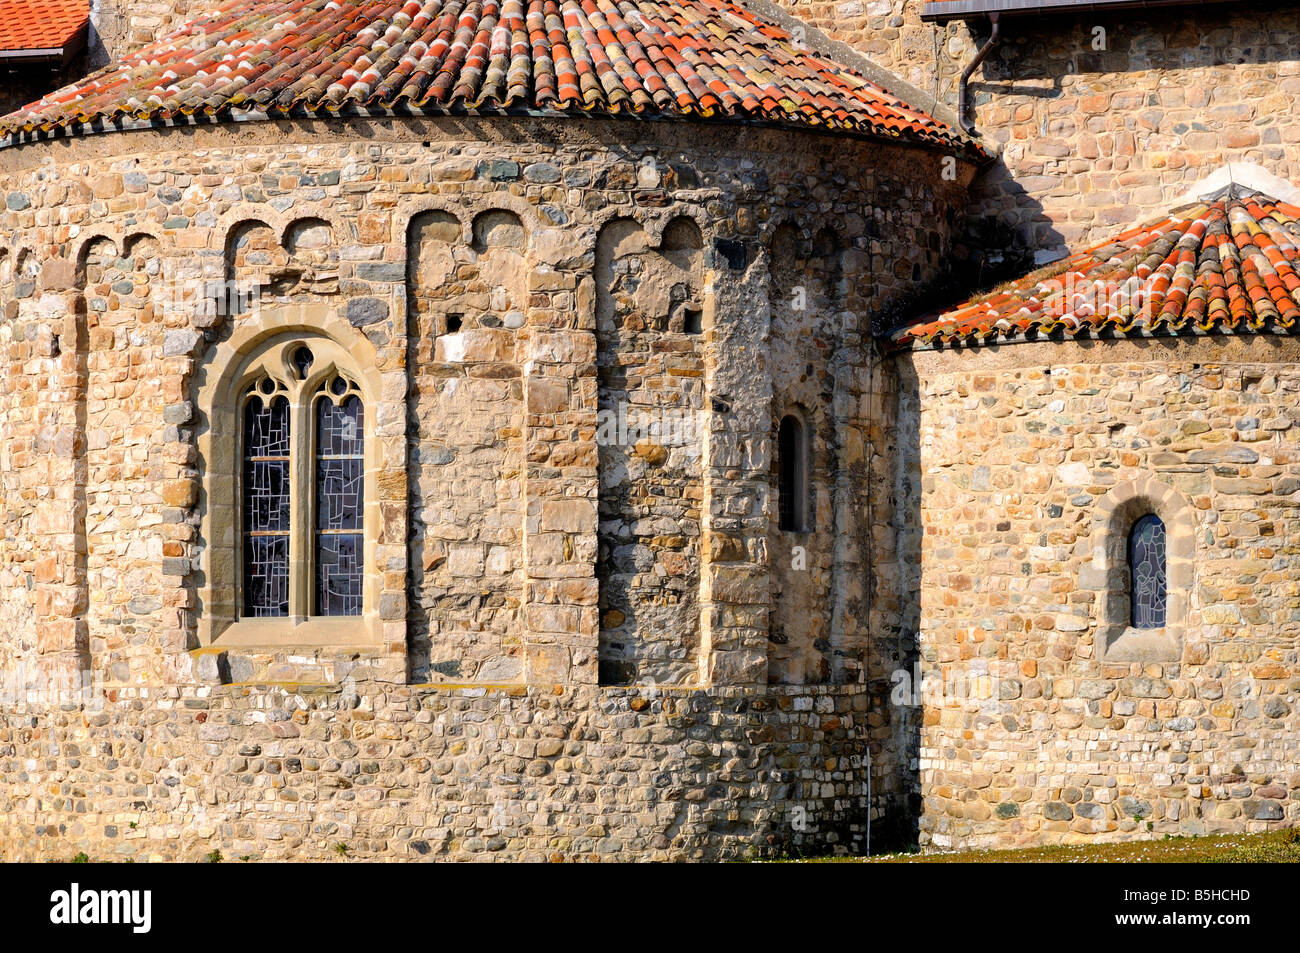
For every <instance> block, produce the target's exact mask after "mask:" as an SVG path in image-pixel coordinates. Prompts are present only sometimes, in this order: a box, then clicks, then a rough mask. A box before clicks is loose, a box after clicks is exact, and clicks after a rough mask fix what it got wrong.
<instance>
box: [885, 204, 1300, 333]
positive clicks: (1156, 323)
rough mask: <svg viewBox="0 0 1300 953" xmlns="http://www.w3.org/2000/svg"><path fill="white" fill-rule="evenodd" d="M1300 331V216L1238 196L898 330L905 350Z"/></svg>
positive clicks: (1187, 210) (1299, 211) (1183, 211)
mask: <svg viewBox="0 0 1300 953" xmlns="http://www.w3.org/2000/svg"><path fill="white" fill-rule="evenodd" d="M1253 331H1279V332H1296V331H1300V207H1297V206H1295V205H1290V204H1288V203H1286V202H1281V201H1278V200H1276V199H1273V198H1270V197H1268V196H1266V195H1263V194H1262V193H1259V192H1255V191H1251V190H1248V189H1243V188H1242V187H1241V186H1233V187H1231V188H1230V189H1228V190H1227V192H1226V194H1224V195H1223V196H1222V197H1220V198H1218V199H1217V200H1214V201H1207V202H1198V203H1194V204H1192V205H1188V206H1185V207H1183V208H1180V209H1177V210H1176V211H1173V212H1171V213H1169V214H1168V215H1167V216H1165V217H1163V218H1161V219H1159V220H1157V221H1153V222H1149V223H1148V224H1145V225H1142V226H1140V227H1138V228H1134V229H1131V230H1129V231H1126V232H1124V233H1122V234H1120V235H1116V236H1115V237H1114V238H1112V239H1110V240H1108V241H1105V242H1102V243H1101V244H1098V245H1095V246H1093V247H1092V248H1088V249H1086V250H1084V251H1080V252H1078V253H1076V254H1073V255H1071V256H1069V257H1067V258H1065V259H1062V260H1061V261H1058V262H1056V263H1055V264H1053V265H1049V266H1048V267H1046V268H1043V269H1040V270H1038V271H1036V272H1034V273H1033V274H1030V275H1027V276H1026V277H1024V278H1021V279H1020V280H1018V281H1014V282H1010V283H1009V284H1006V285H1003V286H1002V287H1000V288H998V289H995V290H994V291H992V292H991V293H989V294H985V295H982V296H980V297H978V298H974V299H972V300H970V301H967V302H966V303H964V304H961V305H959V306H957V307H955V308H951V309H949V310H947V311H944V312H942V313H940V314H937V315H930V316H928V317H925V318H922V319H920V320H918V321H915V322H912V323H910V324H908V325H907V326H905V327H902V328H900V329H898V330H896V331H895V332H894V333H893V334H892V335H891V337H892V339H893V340H894V342H895V343H897V344H898V345H900V346H911V347H943V346H963V345H965V346H978V345H982V344H994V343H1001V342H1007V341H1018V340H1025V339H1028V340H1034V339H1038V338H1045V337H1048V336H1051V335H1060V336H1064V337H1119V336H1153V335H1195V334H1209V333H1226V332H1253Z"/></svg>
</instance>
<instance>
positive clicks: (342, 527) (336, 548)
mask: <svg viewBox="0 0 1300 953" xmlns="http://www.w3.org/2000/svg"><path fill="white" fill-rule="evenodd" d="M340 380H342V379H341V378H336V379H335V381H334V382H333V383H332V385H331V387H330V390H332V391H333V392H335V393H337V392H338V391H339V390H340V389H341V390H343V391H344V392H346V389H347V384H346V382H345V383H344V384H343V385H342V387H341V388H340V387H339V381H340ZM363 425H364V410H363V408H362V406H361V399H360V398H359V397H356V396H355V395H354V396H350V397H347V398H346V399H345V400H343V401H342V403H340V404H335V403H334V401H333V400H332V399H330V398H329V397H325V396H322V397H321V398H319V399H318V400H317V402H316V614H317V615H360V614H361V579H362V570H363V568H364V558H363V553H362V542H361V519H362V507H363V503H364V493H363V486H364V478H365V462H364V457H363V450H364V443H365V441H364V438H363V430H364V426H363Z"/></svg>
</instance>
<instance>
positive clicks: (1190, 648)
mask: <svg viewBox="0 0 1300 953" xmlns="http://www.w3.org/2000/svg"><path fill="white" fill-rule="evenodd" d="M1297 357H1300V348H1298V347H1297V342H1295V341H1294V340H1292V339H1289V338H1287V339H1275V338H1272V337H1269V336H1263V335H1260V336H1243V337H1241V338H1237V339H1223V340H1218V341H1210V340H1204V341H1194V342H1181V343H1175V342H1172V341H1150V342H1138V343H1126V342H1120V343H1115V342H1112V343H1096V344H1093V345H1090V346H1086V345H1074V344H1071V343H1065V344H1057V343H1040V344H1022V345H1013V346H1006V347H1000V348H990V349H986V350H982V351H978V352H965V353H963V352H918V353H916V354H904V355H901V356H899V357H898V358H896V361H897V371H898V375H899V377H898V379H899V394H900V410H899V427H898V432H897V438H898V448H899V458H898V459H899V483H900V489H899V495H900V497H901V498H903V499H904V500H905V501H906V504H905V512H907V513H915V514H917V518H916V519H915V521H912V520H909V519H905V520H903V521H901V522H900V525H899V527H898V529H899V533H898V548H899V550H900V552H901V553H902V554H903V557H904V559H905V560H907V561H908V562H911V563H913V564H914V565H915V566H916V569H915V571H914V581H915V583H916V584H918V585H919V588H920V601H919V606H918V607H917V610H916V614H915V615H914V616H913V615H910V614H909V617H908V619H907V622H906V625H907V626H909V627H911V626H915V630H916V631H917V632H918V633H919V636H918V641H919V647H920V655H921V658H920V675H921V680H923V682H924V684H922V685H919V686H914V687H916V688H917V689H919V692H920V694H921V695H922V697H923V698H924V702H925V705H924V724H923V727H922V728H921V733H920V752H919V758H920V761H919V763H920V775H919V779H920V784H921V789H922V793H923V795H924V801H923V807H922V810H921V815H920V826H921V842H922V843H923V844H926V845H931V846H936V847H974V846H980V845H990V844H998V845H1000V846H1010V845H1014V844H1018V843H1047V842H1075V841H1081V840H1084V839H1088V840H1111V839H1118V838H1123V837H1128V836H1134V835H1138V836H1150V835H1152V834H1155V835H1160V834H1182V835H1190V834H1198V833H1199V834H1205V833H1214V832H1228V831H1248V830H1262V829H1267V828H1270V827H1276V826H1281V825H1283V824H1292V825H1294V824H1295V823H1296V822H1297V821H1300V774H1297V773H1296V765H1297V763H1300V741H1298V740H1297V739H1298V737H1300V735H1298V734H1297V732H1298V729H1300V715H1298V714H1297V710H1296V709H1297V704H1298V703H1300V673H1298V672H1297V662H1298V660H1300V640H1298V639H1297V634H1296V633H1297V612H1298V611H1300V602H1297V589H1296V581H1295V580H1296V578H1297V572H1298V571H1300V564H1298V561H1300V554H1298V553H1297V551H1296V548H1295V546H1294V545H1293V544H1292V543H1291V542H1290V541H1291V540H1294V539H1295V538H1296V536H1297V534H1300V523H1298V522H1297V520H1298V514H1300V509H1298V507H1300V497H1298V496H1297V494H1298V493H1300V432H1298V431H1297V422H1296V419H1295V413H1294V409H1293V408H1294V404H1295V398H1296V395H1297V394H1300V371H1298V370H1297V363H1296V362H1297ZM1152 509H1154V510H1155V511H1157V513H1158V515H1160V516H1161V518H1162V519H1163V520H1164V521H1165V523H1166V528H1167V531H1168V533H1169V539H1170V543H1169V553H1170V555H1169V570H1168V574H1169V586H1170V608H1169V613H1170V616H1169V622H1168V625H1167V626H1166V628H1165V629H1164V630H1162V632H1161V633H1160V635H1159V637H1158V638H1159V639H1163V640H1164V641H1157V642H1156V643H1154V644H1146V645H1137V646H1133V645H1129V646H1128V647H1127V648H1126V647H1125V642H1124V640H1125V639H1126V638H1128V635H1129V634H1127V633H1124V632H1123V631H1122V630H1123V626H1122V625H1121V626H1119V627H1118V628H1116V627H1115V626H1113V625H1112V624H1111V621H1112V620H1113V619H1114V617H1115V616H1116V614H1117V613H1116V601H1118V602H1120V603H1122V604H1123V605H1122V606H1121V607H1120V608H1121V610H1122V612H1123V613H1124V614H1126V613H1127V602H1126V600H1127V597H1126V595H1125V591H1126V590H1125V589H1124V588H1123V587H1124V585H1125V579H1124V576H1123V574H1122V572H1121V573H1119V574H1117V573H1116V571H1115V570H1116V568H1117V567H1122V566H1123V564H1124V559H1125V556H1124V552H1123V549H1124V540H1125V538H1126V534H1127V532H1128V524H1129V523H1130V522H1131V520H1132V519H1133V518H1135V517H1136V516H1138V515H1141V512H1142V511H1144V510H1152ZM1121 517H1125V518H1126V519H1127V520H1128V522H1125V519H1123V518H1121ZM1180 547H1181V550H1180Z"/></svg>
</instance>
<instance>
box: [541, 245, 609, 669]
mask: <svg viewBox="0 0 1300 953" xmlns="http://www.w3.org/2000/svg"><path fill="white" fill-rule="evenodd" d="M594 287H595V285H594V282H593V281H592V279H591V278H590V277H585V278H583V279H582V282H581V284H579V283H578V281H577V279H576V277H575V276H574V274H573V273H572V272H566V271H559V270H551V269H548V268H540V269H535V270H534V271H533V273H532V274H531V275H530V278H529V290H530V293H531V294H532V295H534V296H538V295H549V296H550V299H551V305H552V308H551V309H550V310H551V312H552V313H551V320H552V321H553V322H554V324H555V325H558V324H560V323H561V321H563V323H566V324H569V327H566V328H562V329H559V330H550V329H543V328H541V327H538V328H536V330H534V332H533V334H532V337H531V339H530V341H529V342H528V345H527V346H528V348H529V351H528V359H527V361H526V362H525V365H524V366H525V373H524V401H525V418H524V420H525V426H524V459H525V471H524V472H525V479H524V501H525V508H524V512H525V516H524V566H525V568H526V582H525V593H524V624H525V630H526V633H525V643H524V678H525V680H527V681H528V682H532V683H538V682H541V683H548V682H549V683H554V684H569V685H594V684H596V682H597V677H598V676H597V643H598V640H599V632H600V626H599V618H598V600H599V588H598V584H597V580H596V550H597V538H596V519H597V517H596V509H597V498H598V487H597V451H596V409H597V405H596V335H595V333H594V329H595V310H594V299H595V295H594ZM565 302H568V303H569V306H568V309H567V310H569V312H570V313H569V314H568V315H565V314H563V311H564V310H565V309H564V308H563V307H562V306H563V304H564V303H565ZM565 318H567V319H568V320H567V321H564V319H565ZM552 326H554V325H552Z"/></svg>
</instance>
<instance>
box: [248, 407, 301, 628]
mask: <svg viewBox="0 0 1300 953" xmlns="http://www.w3.org/2000/svg"><path fill="white" fill-rule="evenodd" d="M243 489H244V499H243V523H244V526H243V530H244V614H245V615H249V616H253V617H255V618H262V617H268V616H287V615H288V614H289V500H290V474H289V401H288V400H287V399H286V398H284V397H276V398H274V399H271V400H269V401H263V400H262V398H260V397H258V396H256V395H254V396H252V397H250V398H249V400H248V403H247V404H246V405H245V407H244V487H243Z"/></svg>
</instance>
